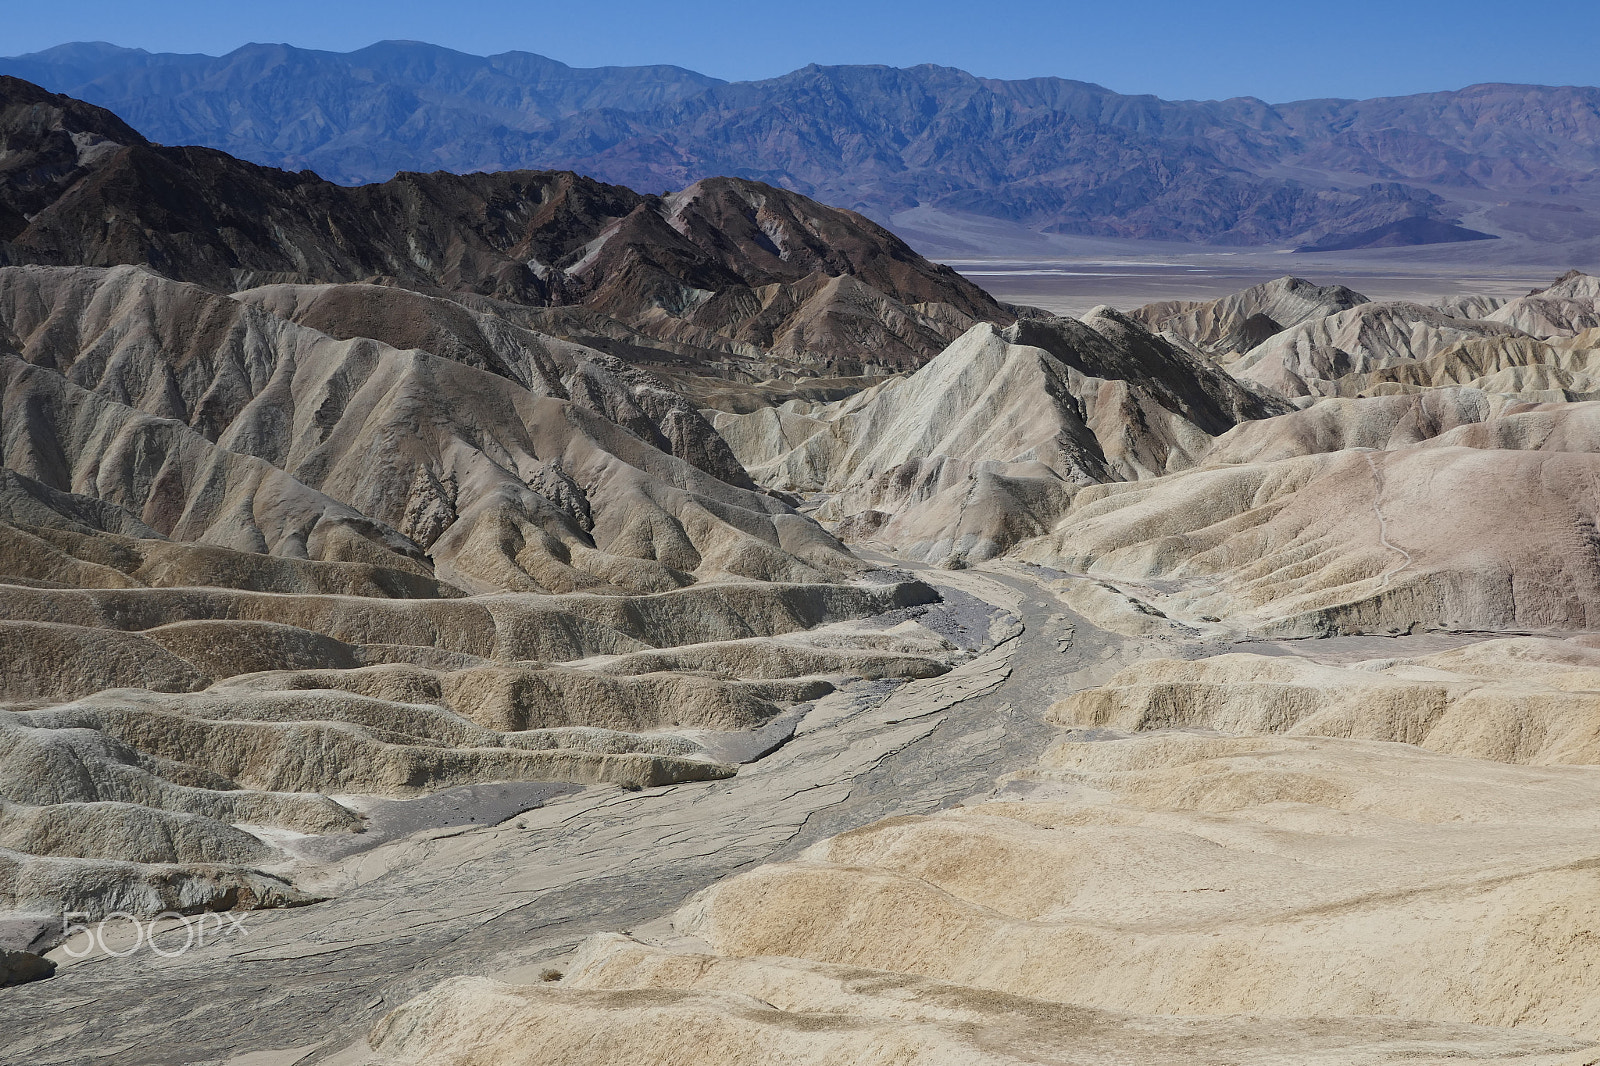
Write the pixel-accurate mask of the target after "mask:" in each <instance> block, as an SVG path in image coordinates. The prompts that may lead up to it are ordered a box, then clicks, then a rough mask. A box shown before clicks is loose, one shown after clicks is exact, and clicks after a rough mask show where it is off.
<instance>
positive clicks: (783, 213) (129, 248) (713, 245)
mask: <svg viewBox="0 0 1600 1066" xmlns="http://www.w3.org/2000/svg"><path fill="white" fill-rule="evenodd" d="M0 153H3V154H0V263H3V264H22V263H40V264H48V265H85V266H113V265H118V264H140V265H147V266H150V267H152V268H154V269H156V270H158V271H160V272H161V273H163V274H165V275H167V276H169V277H172V278H174V279H175V280H181V281H191V282H194V283H197V284H200V285H203V286H205V287H207V288H210V289H212V290H214V291H218V292H230V291H234V290H238V289H243V288H248V287H251V286H255V285H260V284H268V283H302V284H316V283H331V282H358V281H377V282H379V283H383V284H392V285H399V286H402V287H405V288H411V289H416V290H419V291H423V292H429V293H435V294H439V295H450V296H471V297H478V298H484V299H491V300H495V301H501V302H505V303H509V304H514V305H521V306H523V307H528V308H565V307H573V308H576V307H582V308H584V309H586V310H588V311H591V312H597V313H598V314H599V315H601V316H605V318H607V319H610V320H614V321H615V322H616V323H619V324H620V326H618V327H617V328H615V329H610V330H609V332H611V333H617V334H620V335H624V336H626V335H628V334H629V333H632V334H634V335H637V336H638V338H639V339H640V340H641V341H644V342H645V343H647V344H651V345H653V344H656V343H659V344H661V345H663V346H664V347H665V348H667V349H668V350H670V351H675V352H676V353H677V354H679V355H680V356H682V355H689V356H694V355H700V356H702V357H705V353H717V354H715V355H712V356H710V358H723V359H735V360H737V359H740V358H744V359H748V358H752V357H766V358H768V359H769V361H770V359H771V358H776V359H777V360H779V362H780V363H795V364H798V365H800V366H803V367H808V368H810V370H811V372H812V373H816V372H817V371H818V370H822V371H824V372H826V373H833V374H860V373H863V372H867V373H873V372H883V371H884V370H887V369H900V368H907V367H911V366H915V365H919V364H920V363H921V362H922V361H925V360H926V359H927V358H929V357H931V356H932V355H933V354H935V353H936V352H937V351H938V350H939V349H940V348H942V347H943V346H944V345H945V344H946V343H948V342H949V340H951V339H953V338H954V337H955V336H956V335H958V334H959V333H960V332H961V331H962V330H964V329H966V328H967V327H968V326H970V325H971V324H972V323H973V322H974V321H978V320H988V321H997V322H1008V321H1010V320H1011V315H1010V314H1009V313H1008V312H1007V311H1006V310H1005V309H1004V308H1002V307H1001V306H1000V305H998V304H996V303H995V301H994V300H993V299H992V298H991V297H989V296H988V295H987V294H986V293H984V292H983V291H982V290H981V289H979V288H977V287H976V286H975V285H973V284H971V283H970V282H968V281H966V280H965V279H963V278H962V277H960V276H959V275H958V274H956V273H955V272H954V271H952V270H950V269H949V268H947V267H943V266H938V265H935V264H933V263H930V262H928V261H927V260H926V259H923V258H922V257H921V256H919V255H917V254H916V253H915V252H914V251H912V250H911V249H910V248H909V247H908V246H907V245H906V244H905V243H904V242H902V241H901V240H899V239H898V238H896V237H895V236H893V235H892V234H890V233H889V232H888V231H887V230H884V229H883V228H882V227H880V226H878V225H876V224H875V223H873V222H870V221H868V220H867V219H865V218H862V217H861V216H859V215H857V214H855V213H853V212H850V211H843V210H839V209H836V208H829V207H825V206H823V205H821V204H818V203H815V202H814V201H811V200H808V199H806V198H805V197H803V196H800V195H798V194H795V193H792V192H787V191H785V190H781V189H776V188H773V187H771V186H767V185H763V184H760V183H758V182H752V181H746V180H742V179H737V178H712V179H707V180H704V181H700V182H696V183H695V184H693V185H691V186H689V187H688V188H686V189H684V190H682V191H681V192H677V193H672V194H668V195H666V196H654V195H642V194H639V193H636V192H634V191H632V190H630V189H627V188H624V187H621V186H617V185H607V184H604V183H601V182H598V181H594V180H592V179H590V178H585V177H582V176H580V175H577V174H575V173H572V172H570V171H502V172H498V173H493V174H486V173H477V174H465V175H460V174H451V173H447V172H436V173H431V174H420V173H402V174H400V175H397V176H396V177H394V178H392V179H390V180H389V181H387V182H384V183H382V184H381V185H367V186H359V187H355V188H348V187H345V186H340V185H335V184H333V183H331V182H328V181H324V180H322V179H321V178H319V177H317V176H316V175H315V174H313V173H311V172H310V171H301V172H298V173H291V172H288V171H282V170H276V169H273V168H270V167H262V166H258V165H255V164H252V163H247V162H244V161H242V160H238V159H234V158H233V157H231V156H229V155H227V154H225V153H223V152H219V151H216V150H214V149H207V148H195V147H179V148H172V147H164V146H160V145H156V144H153V143H151V142H150V141H149V140H147V139H146V138H144V137H143V136H141V135H140V134H138V133H137V132H135V131H134V130H132V129H131V128H129V127H128V126H127V125H126V124H124V123H122V122H121V121H120V120H118V119H117V118H116V117H115V116H114V115H112V114H110V113H109V112H107V111H104V110H102V109H99V108H96V107H92V106H90V105H86V104H84V103H82V102H81V101H76V100H73V99H71V98H69V97H63V96H57V95H54V94H51V93H48V92H46V91H44V90H42V89H40V88H38V87H37V86H34V85H31V84H29V83H27V82H23V81H20V80H18V79H15V78H0ZM567 321H568V322H569V324H570V323H571V322H572V319H571V317H570V316H568V318H567ZM585 325H586V326H587V329H586V330H585V329H584V325H580V327H579V328H580V331H584V332H587V331H597V332H601V333H604V332H607V327H605V325H604V323H603V322H602V323H595V322H593V321H591V322H589V323H587V324H585ZM862 352H865V353H868V354H867V356H866V358H865V359H863V358H862V357H861V355H860V353H862ZM760 376H767V375H759V374H758V375H757V378H759V377H760Z"/></svg>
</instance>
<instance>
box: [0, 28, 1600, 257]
mask: <svg viewBox="0 0 1600 1066" xmlns="http://www.w3.org/2000/svg"><path fill="white" fill-rule="evenodd" d="M0 73H6V74H12V75H15V76H18V77H21V78H26V79H28V80H30V81H33V82H36V83H38V84H40V85H43V86H45V87H47V88H50V89H52V90H54V91H57V92H65V93H68V94H70V95H73V96H76V97H79V98H81V99H84V100H88V101H90V102H92V103H96V104H99V105H102V106H104V107H106V108H109V109H110V110H112V111H114V112H116V113H117V114H118V115H120V116H121V117H123V118H124V119H126V120H127V121H128V122H130V123H131V124H132V125H134V126H135V127H137V128H139V129H140V130H142V131H144V132H146V133H147V134H148V135H149V136H150V137H151V138H152V139H154V140H156V141H159V142H162V143H168V144H185V143H191V144H202V145H207V146H211V147H216V148H221V149H223V150H225V151H227V152H229V153H232V154H234V155H236V156H239V157H241V158H244V159H248V160H251V161H253V162H257V163H262V164H268V165H272V166H277V167H284V168H288V169H301V168H310V169H313V170H315V171H316V172H317V173H318V174H321V175H323V176H325V177H327V178H330V179H332V180H334V181H338V182H342V183H346V184H354V183H360V182H371V181H382V180H385V179H387V178H389V177H391V176H392V175H393V174H394V173H396V172H397V171H402V170H440V169H444V170H453V171H458V172H468V171H474V170H507V169H516V168H530V167H537V168H561V169H572V170H576V171H578V172H580V173H583V174H586V175H590V176H593V177H595V178H598V179H600V180H602V181H607V182H616V183H621V184H627V185H629V186H631V187H633V188H638V189H643V190H648V191H657V190H661V189H666V188H678V187H681V186H683V185H685V184H688V183H691V182H694V181H697V180H699V179H701V178H705V177H710V176H715V175H731V176H736V177H744V178H751V179H755V180H759V181H763V182H767V183H770V184H773V185H777V186H781V187H784V188H788V189H792V190H795V191H798V192H801V193H804V194H805V195H807V196H812V197H815V198H817V199H820V200H823V201H825V202H827V203H831V204H835V205H838V206H843V207H850V208H853V209H855V210H858V211H860V212H862V213H863V214H866V215H868V216H869V217H873V218H875V219H878V220H879V221H889V220H891V219H892V218H893V217H894V216H895V215H896V213H898V212H901V211H905V210H908V209H911V208H919V207H920V208H932V209H935V210H937V211H941V212H948V213H954V214H965V215H979V216H985V217H990V218H998V219H1002V220H1005V221H1007V222H1011V223H1015V224H1018V225H1022V226H1025V227H1027V228H1029V229H1033V230H1038V231H1042V232H1047V233H1062V234H1082V235H1096V236H1110V237H1138V238H1151V239H1163V240H1179V241H1194V242H1205V243H1213V244H1224V245H1291V246H1309V247H1315V248H1318V249H1344V248H1352V247H1373V246H1392V245H1396V244H1427V243H1438V242H1441V241H1459V240H1472V239H1483V238H1486V237H1490V236H1515V237H1518V238H1521V239H1526V240H1531V241H1535V242H1543V243H1554V244H1560V243H1563V242H1567V241H1574V240H1583V239H1587V238H1592V237H1596V236H1600V181H1596V173H1597V171H1600V89H1595V88H1581V87H1579V88H1573V87H1567V88H1550V87H1541V86H1520V85H1476V86H1471V87H1469V88H1466V89H1462V90H1460V91H1456V92H1440V93H1429V94H1423V95H1417V96H1407V97H1394V98H1385V99H1376V100H1364V101H1352V100H1310V101H1300V102H1296V103H1288V104H1276V105H1271V104H1267V103H1264V102H1262V101H1260V100H1257V99H1253V98H1249V97H1243V98H1237V99H1233V100H1225V101H1205V102H1195V101H1177V102H1174V101H1165V100H1160V99H1158V98H1156V97H1153V96H1126V95H1122V94H1119V93H1115V92H1112V91H1111V90H1109V89H1106V88H1103V87H1101V86H1099V85H1093V84H1090V83H1087V82H1079V81H1070V80H1066V79H1061V78H1034V79H1029V80H1026V81H1000V80H995V79H988V78H979V77H975V76H973V75H971V74H968V73H966V72H964V71H960V70H955V69H952V68H948V67H937V66H931V65H930V66H919V67H912V68H909V69H897V68H893V67H884V66H843V67H821V66H810V67H806V68H804V69H802V70H797V71H794V72H793V73H790V74H786V75H784V76H782V77H778V78H772V79H768V80H765V81H756V82H739V83H725V82H720V81H718V80H717V79H714V78H709V77H706V76H704V75H701V74H696V73H694V72H692V71H688V70H684V69H682V68H680V67H670V66H654V67H600V68H593V69H580V68H573V67H568V66H566V65H564V64H561V63H558V62H556V61H554V60H551V59H547V58H544V57H542V56H537V55H533V54H530V53H526V52H507V53H504V54H501V55H497V56H490V57H487V58H484V57H478V56H470V55H465V54H463V53H460V52H454V51H451V50H449V49H445V48H439V47H435V46H432V45H427V44H418V43H413V42H384V43H381V44H376V45H373V46H371V47H369V48H364V49H361V50H359V51H356V52H350V53H345V54H340V53H332V52H320V51H311V50H306V49H299V48H293V47H290V46H287V45H247V46H245V47H243V48H240V49H238V50H236V51H234V52H231V53H229V54H228V55H226V56H222V57H212V56H205V55H174V54H152V53H148V52H145V51H142V50H138V49H126V48H118V47H115V46H112V45H108V44H69V45H62V46H60V47H58V48H53V49H50V50H47V51H44V52H39V53H35V54H32V55H28V56H21V57H17V58H13V59H6V60H0Z"/></svg>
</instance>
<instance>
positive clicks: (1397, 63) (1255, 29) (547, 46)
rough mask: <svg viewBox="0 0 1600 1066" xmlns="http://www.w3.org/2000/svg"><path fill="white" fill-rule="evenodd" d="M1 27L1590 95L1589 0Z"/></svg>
mask: <svg viewBox="0 0 1600 1066" xmlns="http://www.w3.org/2000/svg"><path fill="white" fill-rule="evenodd" d="M3 16H4V17H3V19H0V55H17V54H20V53H23V52H31V51H37V50H39V49H42V48H47V47H49V46H51V45H54V44H61V43H63V42H66V41H81V40H103V41H111V42H112V43H114V44H121V45H126V46H129V47H139V48H146V49H149V50H151V51H168V52H208V53H211V54H214V55H215V54H221V53H224V52H227V51H230V50H232V49H233V48H236V47H237V46H239V45H241V44H244V43H246V42H249V41H285V42H288V43H290V44H295V45H300V46H303V47H307V48H326V49H331V50H334V51H349V50H351V49H354V48H359V47H361V46H363V45H367V44H371V43H372V42H374V41H378V40H382V39H385V38H405V39H410V40H420V41H430V42H433V43H435V44H442V45H445V46H448V47H451V48H456V49H460V50H461V51H463V52H472V53H475V54H479V55H487V54H492V53H494V52H502V51H506V50H509V49H523V50H526V51H531V52H539V53H541V54H543V55H547V56H551V57H553V58H555V59H559V60H562V61H563V62H566V63H571V64H573V65H574V66H598V65H603V64H634V63H676V64H678V65H680V66H685V67H690V68H692V69H694V70H699V71H703V72H704V73H707V74H712V75H715V76H717V77H722V78H728V79H745V78H763V77H771V76H773V75H777V74H782V73H784V72H786V71H789V70H792V69H794V68H796V67H800V66H804V65H805V64H806V63H811V62H818V63H887V64H891V65H894V66H910V65H912V64H915V63H926V62H933V63H943V64H946V65H949V66H957V67H962V68H964V69H966V70H970V71H972V72H973V73H976V74H981V75H985V76H989V77H999V78H1019V77H1032V76H1036V75H1059V76H1062V77H1070V78H1080V79H1083V80H1085V81H1095V82H1099V83H1101V84H1103V85H1106V86H1108V87H1110V88H1112V89H1115V90H1118V91H1119V92H1151V93H1156V94H1157V95H1160V96H1164V97H1167V98H1169V99H1174V98H1178V99H1208V98H1221V97H1228V96H1243V95H1250V96H1259V97H1262V98H1264V99H1267V100H1270V101H1275V102H1276V101H1283V100H1291V99H1302V98H1306V97H1314V96H1350V97H1366V96H1383V95H1394V94H1401V93H1412V92H1424V91H1428V90H1434V89H1454V88H1460V87H1461V86H1463V85H1468V84H1471V83H1473V82H1480V81H1516V82H1537V83H1542V84H1551V85H1564V84H1579V85H1596V84H1600V2H1597V0H1582V2H1574V0H1549V2H1546V3H1541V4H1538V5H1522V4H1514V3H1506V2H1504V0H1495V2H1489V0H1450V2H1445V0H1389V2H1387V3H1377V2H1370V0H1332V2H1326V0H1325V2H1306V0H1281V2H1277V3H1264V2H1257V0H1223V2H1215V3H1208V2H1205V0H1191V2H1184V0H1096V2H1093V3H1083V2H1079V0H1063V2H1055V3H1051V2H1048V0H923V2H920V3H908V2H899V0H896V2H872V0H790V2H785V3H771V2H751V3H742V4H735V3H724V2H711V0H651V2H641V0H612V2H609V3H595V2H592V0H591V2H587V3H586V2H583V0H577V2H573V0H568V2H564V3H548V2H544V0H521V2H505V0H455V2H450V0H433V2H420V0H266V2H254V3H249V4H244V3H237V2H233V0H207V2H200V0H31V2H24V0H6V3H5V4H4V8H3Z"/></svg>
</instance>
